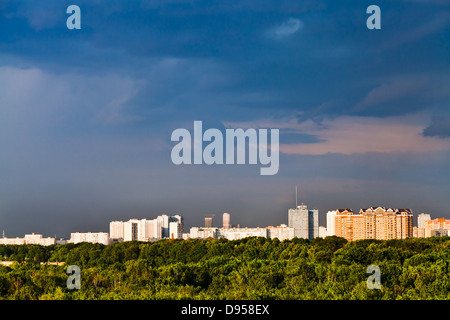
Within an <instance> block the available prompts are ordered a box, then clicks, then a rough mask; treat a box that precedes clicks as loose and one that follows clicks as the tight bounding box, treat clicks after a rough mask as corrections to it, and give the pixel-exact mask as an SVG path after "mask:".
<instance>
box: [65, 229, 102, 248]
mask: <svg viewBox="0 0 450 320" xmlns="http://www.w3.org/2000/svg"><path fill="white" fill-rule="evenodd" d="M68 242H70V243H80V242H90V243H101V244H104V245H108V244H109V243H110V242H109V234H108V233H107V232H74V233H71V234H70V240H69V241H68Z"/></svg>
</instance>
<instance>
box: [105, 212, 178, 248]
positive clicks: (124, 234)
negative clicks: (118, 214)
mask: <svg viewBox="0 0 450 320" xmlns="http://www.w3.org/2000/svg"><path fill="white" fill-rule="evenodd" d="M183 228H184V222H183V217H182V216H181V215H174V216H168V215H165V214H164V215H160V216H158V217H156V218H155V219H151V220H149V219H130V220H128V221H111V222H110V223H109V232H110V238H111V240H112V241H114V242H116V241H133V240H136V241H153V240H159V239H163V238H174V239H180V238H182V236H183Z"/></svg>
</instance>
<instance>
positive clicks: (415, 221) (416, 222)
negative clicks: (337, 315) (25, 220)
mask: <svg viewBox="0 0 450 320" xmlns="http://www.w3.org/2000/svg"><path fill="white" fill-rule="evenodd" d="M296 205H297V207H295V206H293V207H291V208H289V209H288V210H287V215H286V219H285V221H281V222H277V223H273V224H267V225H265V226H264V225H260V224H259V225H258V224H254V225H241V224H240V223H239V222H237V223H236V224H229V225H228V227H227V226H225V225H224V222H225V220H222V219H221V220H220V222H219V224H222V225H220V226H219V225H217V223H216V224H215V223H214V219H212V217H211V216H207V217H204V220H203V221H202V223H199V224H189V223H188V224H186V220H185V219H184V215H182V214H181V213H176V214H174V215H170V214H169V215H168V214H167V213H160V214H157V215H156V216H155V215H152V216H145V217H131V218H129V220H128V221H122V220H120V218H117V219H113V220H109V222H108V225H107V226H106V227H105V228H103V229H102V228H100V229H95V230H89V229H86V228H82V229H81V230H73V229H72V230H71V231H69V233H68V234H69V235H71V234H73V233H104V232H106V233H108V234H111V224H112V223H115V222H118V223H132V222H134V223H136V222H137V223H138V222H139V221H140V220H141V221H145V220H146V221H156V220H157V219H160V217H162V216H166V217H168V219H169V220H168V221H167V223H169V222H170V221H174V220H173V218H174V217H177V218H176V220H177V221H180V222H181V224H182V225H183V228H184V231H183V232H184V233H189V232H188V230H190V229H191V228H193V227H196V228H225V229H226V228H236V227H238V228H268V227H276V226H280V225H285V226H289V227H292V228H297V227H295V226H294V224H298V223H300V222H296V221H291V217H292V214H296V213H301V212H306V213H307V215H308V216H309V215H312V214H314V219H313V220H311V221H308V220H310V218H309V217H308V218H307V220H306V225H305V226H307V227H306V230H305V231H300V232H298V233H297V231H296V232H295V233H294V234H295V236H298V237H306V238H309V239H312V238H314V237H319V230H318V229H319V228H323V227H324V228H325V229H328V228H329V225H328V224H329V222H330V221H329V213H330V212H335V211H336V210H337V211H339V210H347V211H353V210H352V209H351V208H345V209H340V208H334V209H331V210H327V211H325V212H322V214H321V213H320V212H321V211H320V210H318V209H316V208H313V209H308V206H307V205H305V204H304V203H300V204H298V203H296ZM364 208H383V209H384V208H387V209H389V208H391V207H390V206H372V207H369V206H365V207H361V208H360V210H357V211H355V212H358V211H364V210H366V209H364ZM407 210H410V211H411V214H412V226H414V227H419V228H423V223H424V222H423V219H422V220H421V218H423V217H427V218H426V219H432V218H431V217H434V218H433V219H442V216H438V215H433V214H430V213H424V212H421V213H416V214H414V210H411V209H410V208H408V209H407ZM225 215H227V219H228V221H230V220H231V216H232V214H231V213H229V212H223V213H222V214H220V216H221V217H223V216H225ZM207 218H210V219H211V225H210V226H209V225H208V226H207V225H205V224H209V223H207V222H206V219H207ZM319 218H322V219H319ZM127 219H128V218H127ZM171 219H172V220H171ZM444 219H445V218H444ZM311 223H313V225H314V227H313V228H314V229H311V228H312V226H311ZM308 229H309V231H308ZM313 230H314V231H313ZM167 232H168V231H167ZM35 233H37V234H43V235H47V234H45V233H43V232H40V231H38V230H31V231H27V232H25V233H23V234H25V235H26V234H28V235H30V234H35ZM23 234H22V235H23ZM48 235H54V236H55V239H58V238H59V239H69V238H70V236H69V237H68V236H67V235H65V236H61V234H59V236H57V235H58V233H57V232H53V233H50V234H48ZM327 235H330V234H328V231H327ZM333 235H334V234H333ZM19 236H20V235H17V234H16V235H12V236H11V235H10V234H8V233H7V230H5V229H3V230H2V237H4V238H5V237H6V238H17V237H19ZM164 237H169V236H168V235H166V236H164Z"/></svg>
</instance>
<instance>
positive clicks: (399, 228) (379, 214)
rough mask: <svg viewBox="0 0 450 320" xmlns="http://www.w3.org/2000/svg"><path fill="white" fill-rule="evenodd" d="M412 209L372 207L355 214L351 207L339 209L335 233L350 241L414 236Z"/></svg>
mask: <svg viewBox="0 0 450 320" xmlns="http://www.w3.org/2000/svg"><path fill="white" fill-rule="evenodd" d="M412 224H413V213H412V211H411V209H407V208H402V209H393V208H385V207H370V208H365V209H361V210H360V211H359V214H355V213H354V212H353V211H352V210H351V209H337V210H336V217H335V234H336V236H339V237H343V238H345V239H347V240H348V241H353V240H360V239H380V240H388V239H405V238H410V237H412V236H413V225H412Z"/></svg>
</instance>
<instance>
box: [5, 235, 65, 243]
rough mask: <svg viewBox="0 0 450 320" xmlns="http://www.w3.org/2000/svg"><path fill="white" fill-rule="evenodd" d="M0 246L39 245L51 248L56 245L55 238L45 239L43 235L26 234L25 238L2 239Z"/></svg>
mask: <svg viewBox="0 0 450 320" xmlns="http://www.w3.org/2000/svg"><path fill="white" fill-rule="evenodd" d="M0 244H37V245H41V246H50V245H52V244H56V239H55V238H50V237H49V238H44V237H43V236H42V234H34V233H32V234H26V235H25V236H24V237H23V238H18V237H17V238H0Z"/></svg>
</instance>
